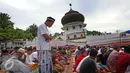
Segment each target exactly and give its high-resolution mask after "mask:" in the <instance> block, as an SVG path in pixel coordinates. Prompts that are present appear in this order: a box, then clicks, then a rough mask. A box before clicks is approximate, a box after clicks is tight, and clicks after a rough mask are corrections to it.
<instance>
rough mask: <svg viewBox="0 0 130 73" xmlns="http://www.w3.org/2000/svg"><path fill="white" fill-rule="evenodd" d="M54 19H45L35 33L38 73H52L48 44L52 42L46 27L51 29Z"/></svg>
mask: <svg viewBox="0 0 130 73" xmlns="http://www.w3.org/2000/svg"><path fill="white" fill-rule="evenodd" d="M54 22H55V19H54V18H52V17H47V20H46V21H45V23H44V24H41V25H40V26H39V27H38V32H37V52H38V64H39V73H52V56H51V48H50V42H51V40H52V38H51V36H49V31H48V29H47V27H51V26H52V25H53V23H54Z"/></svg>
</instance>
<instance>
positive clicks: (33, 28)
mask: <svg viewBox="0 0 130 73" xmlns="http://www.w3.org/2000/svg"><path fill="white" fill-rule="evenodd" d="M37 29H38V27H37V25H35V24H33V25H30V26H29V27H28V28H27V29H26V32H27V33H31V34H32V35H33V37H36V36H37Z"/></svg>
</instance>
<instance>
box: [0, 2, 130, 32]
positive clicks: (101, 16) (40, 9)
mask: <svg viewBox="0 0 130 73" xmlns="http://www.w3.org/2000/svg"><path fill="white" fill-rule="evenodd" d="M69 2H71V3H72V8H73V10H77V11H79V12H80V13H82V14H83V15H84V16H85V23H87V26H86V28H87V29H88V30H98V31H101V32H105V31H107V32H115V31H116V30H120V31H123V30H127V29H130V4H129V3H130V0H0V12H5V13H8V14H9V15H10V16H11V20H12V21H13V22H14V23H15V27H18V28H21V29H26V28H27V27H28V26H29V25H32V24H33V23H35V24H37V25H40V24H42V23H44V21H45V20H46V17H47V16H52V17H54V18H55V19H56V22H55V24H54V25H53V27H52V28H50V31H51V33H55V32H61V31H62V30H61V27H63V26H62V24H61V18H62V17H63V16H64V14H65V13H66V12H68V11H69V8H70V7H69Z"/></svg>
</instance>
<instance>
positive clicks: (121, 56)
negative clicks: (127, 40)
mask: <svg viewBox="0 0 130 73" xmlns="http://www.w3.org/2000/svg"><path fill="white" fill-rule="evenodd" d="M129 53H130V45H128V46H122V47H121V46H113V47H110V46H107V47H106V46H105V47H104V46H101V47H99V46H93V47H90V46H85V47H78V48H77V49H76V50H75V52H74V54H75V66H74V72H75V73H130V60H129V59H130V54H129Z"/></svg>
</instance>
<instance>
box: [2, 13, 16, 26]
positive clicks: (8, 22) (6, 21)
mask: <svg viewBox="0 0 130 73" xmlns="http://www.w3.org/2000/svg"><path fill="white" fill-rule="evenodd" d="M0 28H3V29H7V28H12V29H13V28H14V23H13V22H12V21H11V20H10V17H9V15H8V14H6V13H2V12H0Z"/></svg>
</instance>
